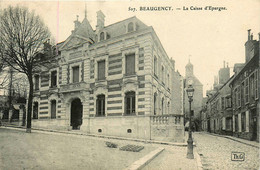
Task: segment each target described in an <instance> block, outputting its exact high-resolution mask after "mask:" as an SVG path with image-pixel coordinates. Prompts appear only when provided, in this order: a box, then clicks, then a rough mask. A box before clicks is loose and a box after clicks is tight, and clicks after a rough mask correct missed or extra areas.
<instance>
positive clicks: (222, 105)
mask: <svg viewBox="0 0 260 170" xmlns="http://www.w3.org/2000/svg"><path fill="white" fill-rule="evenodd" d="M224 108H225V98H224V97H221V109H222V110H224Z"/></svg>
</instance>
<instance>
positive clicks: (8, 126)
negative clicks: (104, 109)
mask: <svg viewBox="0 0 260 170" xmlns="http://www.w3.org/2000/svg"><path fill="white" fill-rule="evenodd" d="M2 127H4V128H10V129H23V130H25V129H26V128H24V127H21V126H10V125H4V126H2ZM31 129H32V130H38V131H43V132H54V133H61V134H72V135H82V136H90V137H98V138H107V139H117V140H128V141H134V142H142V143H154V144H162V145H171V146H180V147H187V143H174V142H166V141H153V140H144V139H133V138H124V137H116V136H105V135H95V134H86V133H80V132H71V131H59V130H51V129H39V128H31ZM193 146H196V144H195V142H194V143H193Z"/></svg>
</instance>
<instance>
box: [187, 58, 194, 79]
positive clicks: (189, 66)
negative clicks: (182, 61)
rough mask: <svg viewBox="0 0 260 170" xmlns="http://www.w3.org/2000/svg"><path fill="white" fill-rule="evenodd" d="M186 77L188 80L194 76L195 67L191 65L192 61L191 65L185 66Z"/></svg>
mask: <svg viewBox="0 0 260 170" xmlns="http://www.w3.org/2000/svg"><path fill="white" fill-rule="evenodd" d="M185 69H186V70H185V77H186V78H188V77H192V76H193V65H192V64H191V62H190V59H189V63H188V64H187V65H186V66H185Z"/></svg>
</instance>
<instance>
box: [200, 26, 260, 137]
mask: <svg viewBox="0 0 260 170" xmlns="http://www.w3.org/2000/svg"><path fill="white" fill-rule="evenodd" d="M259 36H260V35H259ZM259 39H260V38H259ZM259 49H260V45H259V41H256V40H253V36H252V35H251V34H250V30H248V41H247V42H246V43H245V51H246V56H245V61H246V62H245V63H237V64H235V65H234V69H233V71H234V75H233V76H232V77H231V78H229V79H228V80H227V78H228V75H229V69H227V68H228V67H225V65H224V68H221V69H220V71H219V82H220V83H219V84H218V83H214V89H212V90H210V91H207V96H208V100H207V102H206V105H204V106H203V109H202V111H201V112H202V127H203V130H205V131H209V132H214V133H219V134H225V135H233V136H236V137H239V138H244V139H248V140H256V141H259V113H260V104H259V90H260V86H259V62H260V59H259ZM223 83H224V84H223Z"/></svg>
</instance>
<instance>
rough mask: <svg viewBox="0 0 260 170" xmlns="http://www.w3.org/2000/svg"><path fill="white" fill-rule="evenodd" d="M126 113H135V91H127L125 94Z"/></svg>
mask: <svg viewBox="0 0 260 170" xmlns="http://www.w3.org/2000/svg"><path fill="white" fill-rule="evenodd" d="M125 114H126V115H131V114H135V92H133V91H132V92H127V93H126V94H125Z"/></svg>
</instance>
